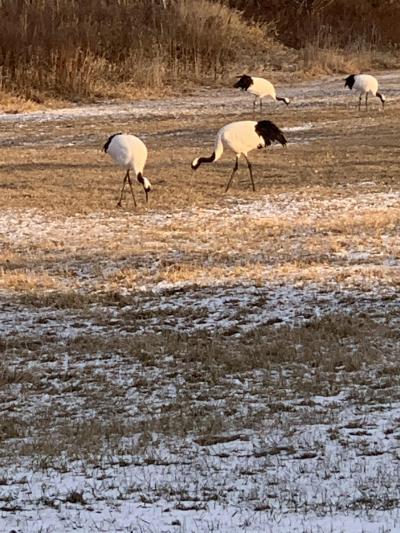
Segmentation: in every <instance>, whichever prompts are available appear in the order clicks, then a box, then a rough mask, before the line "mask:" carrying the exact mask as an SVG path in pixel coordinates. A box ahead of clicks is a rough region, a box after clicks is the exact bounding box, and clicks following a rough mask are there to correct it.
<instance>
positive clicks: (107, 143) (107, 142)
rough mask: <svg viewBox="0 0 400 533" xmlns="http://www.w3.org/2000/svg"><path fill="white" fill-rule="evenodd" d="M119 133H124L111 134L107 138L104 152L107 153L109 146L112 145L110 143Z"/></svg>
mask: <svg viewBox="0 0 400 533" xmlns="http://www.w3.org/2000/svg"><path fill="white" fill-rule="evenodd" d="M117 135H122V133H114V134H113V135H111V136H110V137H109V138H108V139H107V140H106V143H105V145H104V146H103V152H106V153H107V150H108V147H109V146H110V143H111V141H112V140H113V139H114V137H116V136H117Z"/></svg>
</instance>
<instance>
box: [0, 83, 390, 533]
mask: <svg viewBox="0 0 400 533" xmlns="http://www.w3.org/2000/svg"><path fill="white" fill-rule="evenodd" d="M398 76H399V73H398V72H388V73H383V74H380V75H379V78H380V80H381V86H382V92H384V93H385V94H386V96H387V97H388V102H387V110H386V111H385V113H382V112H380V109H379V105H378V104H379V102H378V101H377V102H374V101H373V100H371V108H370V110H369V111H368V112H365V111H363V112H361V113H358V112H357V111H356V109H355V108H356V105H357V96H356V95H354V94H352V93H350V92H349V91H347V90H344V89H343V87H342V85H343V82H342V80H337V79H335V80H333V79H328V80H325V81H324V82H312V83H307V84H306V83H303V84H298V85H296V86H292V87H283V88H282V94H285V96H289V97H290V98H291V99H292V101H293V103H292V104H291V106H289V107H288V108H286V106H284V107H282V106H277V105H275V104H271V105H270V106H269V108H268V109H269V115H268V116H269V118H271V119H272V120H274V122H276V123H277V124H278V125H279V126H281V127H282V128H283V129H284V131H285V135H287V138H288V142H289V143H288V148H287V149H286V150H282V149H280V148H276V149H275V148H274V149H273V150H271V149H269V150H266V151H259V152H256V153H252V154H251V160H252V161H253V165H254V172H255V180H256V185H257V192H256V193H252V192H251V191H250V188H249V183H248V176H247V174H246V172H247V169H245V168H241V170H240V176H241V177H238V178H236V179H237V181H236V182H234V184H233V188H232V190H231V191H230V194H229V195H224V193H223V190H224V185H225V183H226V180H227V179H228V177H229V174H230V172H231V169H232V166H233V158H232V155H228V154H226V155H225V156H224V158H223V160H222V161H221V162H219V163H218V164H216V165H210V166H207V167H206V166H204V167H206V168H203V167H201V169H199V170H198V171H197V172H196V174H194V175H192V174H191V171H190V161H191V159H192V158H193V157H194V156H195V155H199V154H200V153H204V155H206V154H208V153H210V152H211V151H212V146H213V139H214V135H215V132H216V131H217V129H218V128H219V127H220V126H221V125H222V124H224V123H226V122H228V121H231V120H236V119H244V118H251V117H252V116H253V115H252V114H251V107H252V105H251V98H249V97H248V95H245V94H240V93H237V92H235V91H233V90H228V89H227V90H224V91H220V92H217V91H214V90H210V91H206V90H202V91H200V92H199V93H198V94H197V95H194V96H191V97H184V98H181V99H169V100H165V101H151V102H137V103H131V104H124V105H119V104H107V105H105V104H102V105H97V106H87V107H74V108H71V109H65V110H57V111H48V112H47V111H46V112H40V113H31V114H21V115H0V190H1V193H2V194H1V197H0V295H1V300H0V313H1V321H0V351H1V354H2V357H1V359H0V409H1V415H2V416H1V419H0V442H1V447H0V467H1V468H0V531H4V532H6V533H10V532H11V531H15V532H18V533H39V532H40V533H50V532H51V533H54V532H57V533H63V532H68V533H69V532H73V531H82V532H92V531H93V532H95V531H97V532H114V531H115V532H116V531H121V532H155V533H161V532H165V533H167V532H168V533H170V532H182V533H192V532H193V533H194V532H202V533H203V532H221V533H236V532H237V533H239V532H248V533H256V532H271V533H286V532H289V531H290V532H299V533H300V532H301V533H306V532H307V533H317V532H324V533H325V532H331V531H334V532H335V533H340V532H350V531H351V532H352V533H366V532H368V533H389V532H396V531H400V526H399V524H400V481H399V480H400V452H399V450H400V384H399V370H400V360H399V354H400V333H399V331H400V328H399V326H400V318H399V309H400V306H399V304H400V302H399V286H400V244H399V229H400V186H399V185H400V184H399V170H400V164H399V162H400V157H399V156H400V147H399V143H398V131H399V123H400V99H399V97H398V96H397V95H398V89H397V84H398V79H399V77H398ZM265 107H266V108H267V106H265ZM113 131H131V132H132V133H136V134H139V135H140V136H141V137H143V138H144V139H145V140H146V144H147V145H148V147H149V162H148V172H146V174H148V175H149V177H150V179H151V180H152V182H153V184H154V192H153V193H152V198H151V200H150V204H149V206H145V205H144V204H143V201H144V200H143V197H142V196H141V191H140V189H139V188H135V191H136V190H137V193H138V194H137V200H138V205H139V207H138V209H137V210H134V209H133V207H132V205H131V203H130V201H129V200H130V199H129V198H128V197H127V198H126V199H125V205H124V209H123V210H117V209H116V208H114V205H115V203H116V199H117V197H118V192H119V187H120V186H121V182H122V173H121V172H120V170H118V169H116V168H115V167H113V166H112V164H111V163H110V161H109V160H108V159H107V157H106V156H104V154H103V155H102V154H101V152H100V148H101V146H102V144H103V143H104V141H105V139H106V138H107V136H108V135H109V134H110V133H112V132H113ZM135 187H137V186H135Z"/></svg>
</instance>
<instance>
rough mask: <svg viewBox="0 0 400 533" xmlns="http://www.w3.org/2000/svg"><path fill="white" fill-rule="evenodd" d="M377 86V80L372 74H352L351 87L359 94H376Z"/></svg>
mask: <svg viewBox="0 0 400 533" xmlns="http://www.w3.org/2000/svg"><path fill="white" fill-rule="evenodd" d="M378 88H379V84H378V80H377V79H376V78H374V76H371V74H358V75H357V76H354V85H353V89H354V90H355V91H359V92H360V95H361V96H363V95H364V94H366V93H370V94H372V95H373V96H376V93H377V92H378Z"/></svg>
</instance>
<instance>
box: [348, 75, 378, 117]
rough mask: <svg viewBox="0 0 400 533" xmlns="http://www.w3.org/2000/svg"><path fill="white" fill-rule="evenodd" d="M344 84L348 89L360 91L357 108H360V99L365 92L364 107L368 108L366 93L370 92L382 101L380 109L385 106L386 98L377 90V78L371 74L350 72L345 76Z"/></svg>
mask: <svg viewBox="0 0 400 533" xmlns="http://www.w3.org/2000/svg"><path fill="white" fill-rule="evenodd" d="M344 82H345V83H344V86H345V87H348V88H349V89H350V90H352V89H354V90H355V91H359V92H360V97H359V99H358V110H359V111H360V109H361V99H362V97H363V95H364V94H365V109H368V95H369V94H372V95H373V96H377V97H378V98H379V99H380V101H381V102H382V109H384V108H385V101H386V98H385V97H384V96H383V94H381V93H379V92H378V87H379V84H378V80H377V79H376V78H375V77H374V76H371V74H351V75H350V76H347V78H345V80H344Z"/></svg>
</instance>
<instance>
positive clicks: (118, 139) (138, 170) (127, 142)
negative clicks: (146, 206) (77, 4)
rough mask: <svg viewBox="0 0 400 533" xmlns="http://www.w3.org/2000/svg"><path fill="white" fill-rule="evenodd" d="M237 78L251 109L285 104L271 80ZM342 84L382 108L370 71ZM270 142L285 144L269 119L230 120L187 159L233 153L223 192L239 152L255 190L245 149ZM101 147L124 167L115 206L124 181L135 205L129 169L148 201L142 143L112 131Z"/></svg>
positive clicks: (209, 159)
mask: <svg viewBox="0 0 400 533" xmlns="http://www.w3.org/2000/svg"><path fill="white" fill-rule="evenodd" d="M238 78H239V79H238V81H237V82H236V83H235V84H234V86H233V87H234V88H235V89H241V90H242V91H246V92H248V93H250V94H252V95H254V101H253V110H254V111H255V109H256V105H257V101H258V103H259V106H260V111H262V100H263V98H265V97H270V98H272V99H273V100H275V101H278V102H284V103H285V104H286V105H289V103H290V100H289V98H286V97H284V96H277V94H276V90H275V87H274V86H273V84H272V83H271V82H270V81H268V80H266V79H264V78H259V77H254V76H248V75H247V74H243V75H242V76H238ZM344 81H345V84H344V86H345V87H348V88H349V89H350V90H353V89H354V91H355V92H358V93H359V99H358V109H359V110H360V109H361V101H362V97H363V96H364V97H365V109H366V110H367V109H368V96H369V95H370V94H371V95H372V96H376V97H377V98H379V99H380V101H381V103H382V109H384V107H385V101H386V99H385V96H384V95H383V94H382V93H380V92H379V91H378V88H379V84H378V80H377V79H376V78H375V77H374V76H371V75H370V74H351V75H349V76H348V77H347V78H345V80H344ZM273 142H278V143H280V144H281V145H282V146H283V147H285V146H286V144H287V140H286V138H285V136H284V134H283V132H282V131H281V130H280V129H279V128H278V126H276V125H275V124H274V123H273V122H271V121H270V120H260V121H254V120H241V121H237V122H231V123H230V124H226V125H225V126H223V127H222V128H221V129H220V130H219V131H218V132H217V135H216V138H215V143H214V150H213V152H212V154H211V155H210V156H208V157H207V156H202V157H196V158H195V159H193V161H192V163H191V167H192V170H193V171H195V170H197V169H198V168H199V167H200V165H202V164H203V163H213V162H214V161H218V159H219V158H220V157H221V156H222V154H223V152H224V150H227V149H229V150H231V151H232V152H233V153H234V154H235V165H234V167H233V170H232V173H231V175H230V178H229V181H228V182H227V184H226V187H225V192H227V191H228V190H229V187H230V185H231V183H232V180H233V177H234V175H235V173H236V171H237V170H238V168H239V158H240V157H241V156H243V158H244V159H245V161H246V163H247V168H248V171H249V177H250V183H251V187H252V189H253V191H255V190H256V189H255V184H254V178H253V171H252V165H251V162H250V160H249V158H248V153H249V152H251V151H252V150H255V149H261V148H265V147H267V146H271V144H272V143H273ZM103 150H104V152H105V153H107V154H108V155H109V156H111V158H112V159H113V161H114V162H115V163H116V164H117V165H119V166H120V167H122V168H124V169H125V175H124V179H123V184H122V189H121V193H120V197H119V200H118V203H117V206H118V207H122V200H123V197H124V191H125V187H126V184H128V185H129V189H130V192H131V195H132V199H133V203H134V205H135V207H136V205H137V204H136V199H135V194H134V192H133V185H132V180H131V176H130V172H131V171H133V173H134V174H135V176H136V179H137V181H138V182H139V183H140V184H141V185H142V187H143V190H144V193H145V199H146V203H147V202H148V198H149V192H150V191H151V190H152V185H151V183H150V181H149V180H148V178H146V177H145V176H144V175H143V172H144V167H145V165H146V161H147V148H146V145H145V144H144V143H143V141H141V140H140V139H139V138H138V137H136V136H135V135H130V134H125V133H115V134H113V135H111V136H110V137H109V138H108V139H107V141H106V143H105V144H104V146H103Z"/></svg>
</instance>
